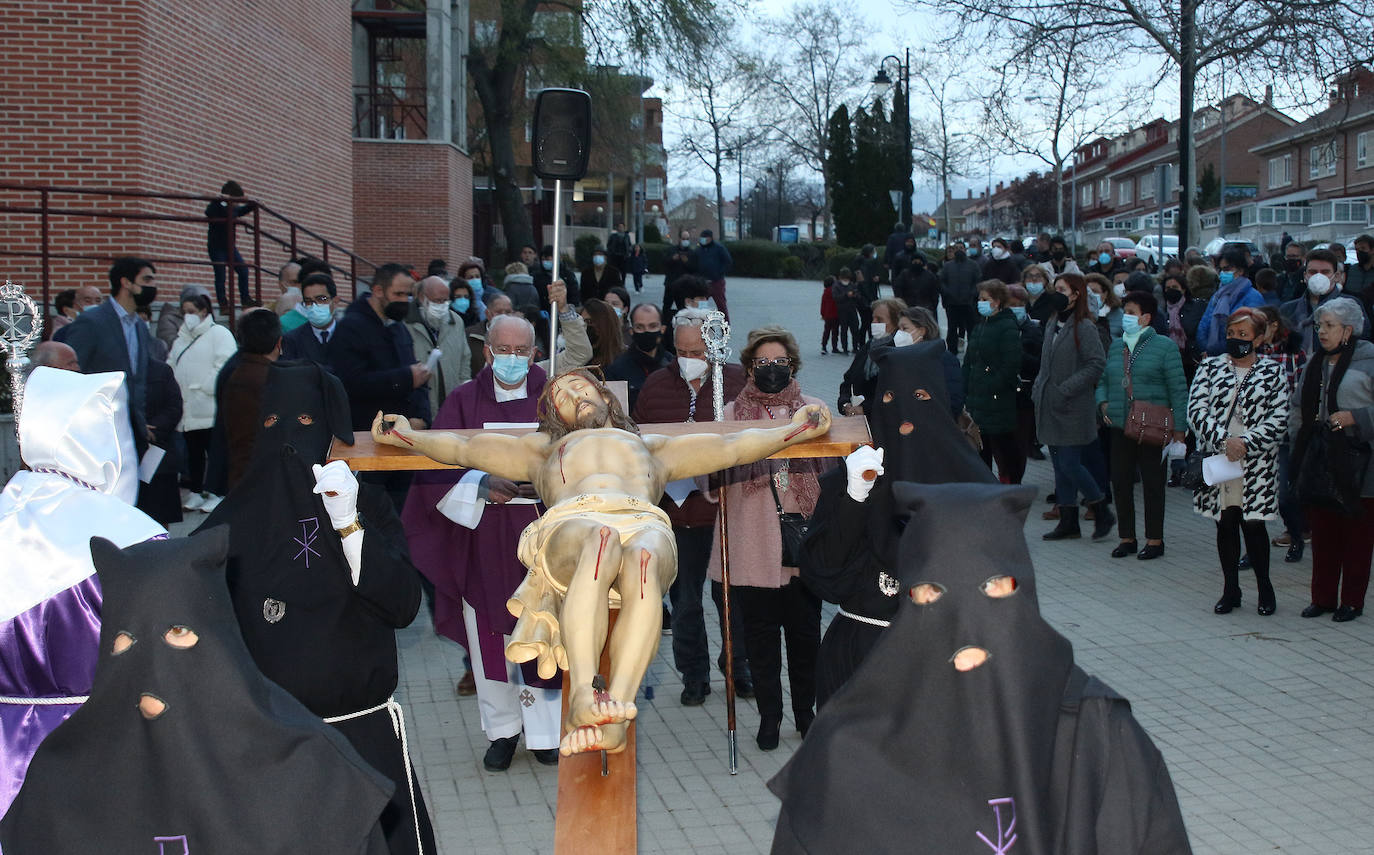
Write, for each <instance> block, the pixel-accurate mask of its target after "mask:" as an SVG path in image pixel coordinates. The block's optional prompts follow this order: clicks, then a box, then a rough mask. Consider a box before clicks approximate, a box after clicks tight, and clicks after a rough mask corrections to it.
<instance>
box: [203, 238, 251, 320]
mask: <svg viewBox="0 0 1374 855" xmlns="http://www.w3.org/2000/svg"><path fill="white" fill-rule="evenodd" d="M210 260H211V261H214V262H216V264H215V299H216V301H217V305H218V306H219V307H220V308H221V309H224V308H225V307H226V306H227V305H228V302H229V301H228V299H227V297H226V295H225V293H224V278H225V273H226V272H227V271H228V264H227V263H226V262H228V260H229V256H228V251H227V250H223V249H213V250H210ZM234 272H235V273H237V274H238V277H239V305H240V306H246V305H248V304H249V303H251V302H252V301H253V298H252V297H251V296H250V295H249V293H248V265H246V264H244V263H243V256H242V255H240V254H239V251H238V250H237V249H235V250H234Z"/></svg>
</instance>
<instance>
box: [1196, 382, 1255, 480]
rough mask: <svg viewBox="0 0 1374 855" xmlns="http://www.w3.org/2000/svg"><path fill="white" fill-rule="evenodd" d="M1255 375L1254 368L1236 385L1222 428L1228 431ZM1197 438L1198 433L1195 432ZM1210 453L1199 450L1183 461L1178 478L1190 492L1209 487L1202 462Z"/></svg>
mask: <svg viewBox="0 0 1374 855" xmlns="http://www.w3.org/2000/svg"><path fill="white" fill-rule="evenodd" d="M1254 373H1255V370H1254V368H1251V369H1250V370H1249V371H1247V372H1245V378H1244V379H1242V380H1241V381H1240V382H1239V383H1237V384H1236V393H1235V394H1234V395H1232V396H1231V406H1229V407H1227V408H1226V418H1225V419H1223V420H1222V422H1221V424H1222V428H1223V430H1224V429H1226V427H1227V426H1229V425H1230V424H1231V416H1232V415H1234V414H1235V412H1236V405H1237V404H1239V403H1240V393H1241V391H1242V390H1243V389H1244V388H1245V382H1246V381H1247V380H1249V379H1250V377H1251V376H1252V375H1253V374H1254ZM1194 436H1196V432H1194ZM1211 456H1212V455H1211V453H1210V452H1206V451H1203V450H1201V449H1198V450H1197V451H1194V452H1192V453H1190V454H1189V455H1188V456H1187V457H1185V458H1184V460H1183V474H1181V475H1179V476H1178V482H1179V483H1180V484H1182V485H1183V486H1184V487H1186V488H1187V489H1189V490H1193V491H1197V490H1201V489H1202V488H1203V487H1206V486H1207V481H1206V480H1205V479H1204V478H1203V475H1202V461H1204V460H1206V459H1207V458H1208V457H1211Z"/></svg>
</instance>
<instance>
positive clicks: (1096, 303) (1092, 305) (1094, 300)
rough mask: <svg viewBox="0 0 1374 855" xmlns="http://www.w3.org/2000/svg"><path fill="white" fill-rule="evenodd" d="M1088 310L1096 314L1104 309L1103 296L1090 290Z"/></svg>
mask: <svg viewBox="0 0 1374 855" xmlns="http://www.w3.org/2000/svg"><path fill="white" fill-rule="evenodd" d="M1088 308H1089V309H1092V310H1093V311H1094V312H1096V311H1097V310H1098V309H1100V308H1102V295H1101V294H1099V293H1097V292H1096V291H1094V290H1093V289H1091V288H1089V289H1088Z"/></svg>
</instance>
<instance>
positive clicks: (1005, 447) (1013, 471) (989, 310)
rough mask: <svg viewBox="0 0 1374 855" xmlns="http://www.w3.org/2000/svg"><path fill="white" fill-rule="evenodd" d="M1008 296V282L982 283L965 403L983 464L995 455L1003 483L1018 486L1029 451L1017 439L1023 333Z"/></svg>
mask: <svg viewBox="0 0 1374 855" xmlns="http://www.w3.org/2000/svg"><path fill="white" fill-rule="evenodd" d="M994 261H996V259H994ZM989 266H991V264H990V265H989ZM1008 300H1009V296H1008V292H1007V286H1006V284H1005V283H1003V282H1001V281H1000V280H997V279H989V280H987V281H985V282H980V283H979V284H978V314H979V315H980V316H981V320H980V321H979V322H978V323H977V324H975V325H974V327H973V329H971V330H969V339H968V350H967V351H965V353H964V366H963V371H964V389H965V392H966V394H967V398H966V401H965V406H966V407H968V411H969V415H970V416H972V417H973V421H974V422H975V423H976V424H977V425H978V427H979V428H980V430H981V431H982V436H983V448H982V456H983V462H984V463H986V464H987V465H988V468H992V464H993V461H994V459H995V460H996V463H997V474H998V475H999V476H1000V477H1001V480H1002V482H1003V483H1005V484H1020V483H1021V477H1022V476H1023V475H1024V474H1025V472H1026V455H1025V453H1024V451H1023V450H1022V448H1021V443H1020V441H1019V440H1018V439H1017V437H1016V377H1017V373H1018V372H1019V371H1020V369H1021V331H1020V330H1019V329H1018V328H1017V326H1016V315H1015V314H1014V313H1013V312H1012V310H1011V308H1010V307H1009V306H1008V305H1007V303H1008Z"/></svg>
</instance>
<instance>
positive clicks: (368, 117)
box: [353, 86, 429, 140]
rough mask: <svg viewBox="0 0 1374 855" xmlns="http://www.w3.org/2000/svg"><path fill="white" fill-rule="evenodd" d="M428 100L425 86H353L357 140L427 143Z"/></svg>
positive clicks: (354, 125) (354, 133)
mask: <svg viewBox="0 0 1374 855" xmlns="http://www.w3.org/2000/svg"><path fill="white" fill-rule="evenodd" d="M425 99H426V90H425V87H423V86H408V87H406V86H354V87H353V137H354V139H371V140H422V139H425V138H426V137H427V136H428V134H429V124H428V121H427V117H426V112H425V111H426V103H425Z"/></svg>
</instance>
